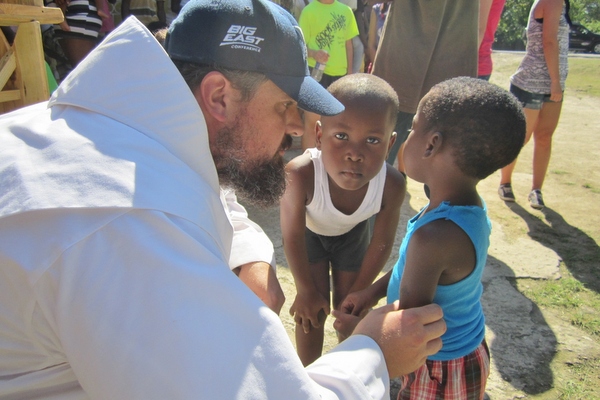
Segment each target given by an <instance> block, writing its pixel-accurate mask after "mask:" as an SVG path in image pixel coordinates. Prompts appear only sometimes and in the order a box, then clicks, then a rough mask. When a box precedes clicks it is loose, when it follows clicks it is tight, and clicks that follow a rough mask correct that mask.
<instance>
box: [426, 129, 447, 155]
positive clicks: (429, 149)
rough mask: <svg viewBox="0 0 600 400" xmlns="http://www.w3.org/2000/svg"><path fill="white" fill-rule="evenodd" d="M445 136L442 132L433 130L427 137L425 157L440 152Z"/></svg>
mask: <svg viewBox="0 0 600 400" xmlns="http://www.w3.org/2000/svg"><path fill="white" fill-rule="evenodd" d="M443 141H444V137H443V135H442V133H441V132H432V133H431V134H430V135H429V139H427V146H426V147H425V154H424V155H423V156H424V157H430V156H433V155H435V154H437V153H439V152H440V150H441V148H442V143H443Z"/></svg>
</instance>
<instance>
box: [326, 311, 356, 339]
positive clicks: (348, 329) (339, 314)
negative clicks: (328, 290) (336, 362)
mask: <svg viewBox="0 0 600 400" xmlns="http://www.w3.org/2000/svg"><path fill="white" fill-rule="evenodd" d="M331 315H333V316H334V317H335V321H333V327H334V329H335V330H336V331H337V332H338V337H339V339H340V340H345V339H347V338H348V337H349V336H350V335H352V332H354V328H356V325H358V323H359V322H360V320H361V319H362V318H363V316H362V315H361V316H357V315H352V314H347V313H345V312H343V311H340V310H335V309H334V310H332V311H331Z"/></svg>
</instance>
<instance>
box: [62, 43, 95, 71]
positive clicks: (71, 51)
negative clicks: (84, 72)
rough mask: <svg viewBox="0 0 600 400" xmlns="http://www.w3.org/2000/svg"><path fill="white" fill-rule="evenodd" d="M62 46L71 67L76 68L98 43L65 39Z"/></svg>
mask: <svg viewBox="0 0 600 400" xmlns="http://www.w3.org/2000/svg"><path fill="white" fill-rule="evenodd" d="M60 45H61V47H62V49H63V51H64V52H65V55H66V56H67V58H68V59H69V62H70V63H71V66H72V67H73V68H75V67H76V66H77V64H79V63H80V62H81V60H83V59H84V58H85V57H86V56H87V55H88V54H89V53H90V51H92V50H93V49H94V47H96V42H94V41H93V40H87V39H76V38H63V39H61V40H60Z"/></svg>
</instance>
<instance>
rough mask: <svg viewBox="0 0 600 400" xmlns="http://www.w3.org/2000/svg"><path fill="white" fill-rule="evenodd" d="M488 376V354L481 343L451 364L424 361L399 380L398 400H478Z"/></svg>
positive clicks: (483, 391)
mask: <svg viewBox="0 0 600 400" xmlns="http://www.w3.org/2000/svg"><path fill="white" fill-rule="evenodd" d="M489 374H490V350H489V349H488V346H487V344H486V342H485V340H484V341H483V342H481V344H480V345H479V347H478V348H477V349H475V351H474V352H472V353H470V354H467V355H466V356H464V357H461V358H457V359H454V360H450V361H432V360H427V361H426V362H425V364H424V365H423V366H422V367H421V368H419V369H418V370H416V371H415V372H413V373H411V374H408V375H405V376H403V377H402V378H401V381H402V387H401V389H400V393H399V394H398V400H416V399H418V400H438V399H444V400H481V399H483V396H484V394H485V385H486V382H487V378H488V376H489Z"/></svg>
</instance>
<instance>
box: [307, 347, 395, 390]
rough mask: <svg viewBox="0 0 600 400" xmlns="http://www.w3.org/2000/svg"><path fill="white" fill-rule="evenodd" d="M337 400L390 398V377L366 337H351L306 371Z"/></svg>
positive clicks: (378, 354) (380, 358)
mask: <svg viewBox="0 0 600 400" xmlns="http://www.w3.org/2000/svg"><path fill="white" fill-rule="evenodd" d="M306 371H307V372H308V374H309V375H310V377H311V378H312V379H313V380H314V381H315V382H316V383H317V384H318V385H320V386H323V387H325V388H327V389H329V390H330V391H331V392H333V393H335V395H336V396H337V397H335V398H340V399H383V398H385V399H389V398H390V378H389V375H388V372H387V366H386V364H385V359H384V356H383V353H382V352H381V349H380V348H379V346H378V345H377V343H376V342H375V341H374V340H373V339H371V338H370V337H368V336H364V335H352V336H350V337H349V338H348V339H346V340H345V341H343V342H342V343H340V344H339V345H338V346H337V347H335V348H334V349H332V350H331V351H330V352H328V353H327V354H325V355H323V356H322V357H321V358H319V359H318V360H317V361H315V362H314V363H312V364H311V365H309V366H308V367H307V368H306Z"/></svg>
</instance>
